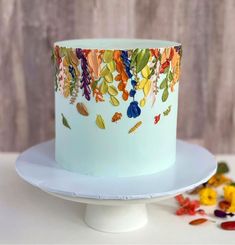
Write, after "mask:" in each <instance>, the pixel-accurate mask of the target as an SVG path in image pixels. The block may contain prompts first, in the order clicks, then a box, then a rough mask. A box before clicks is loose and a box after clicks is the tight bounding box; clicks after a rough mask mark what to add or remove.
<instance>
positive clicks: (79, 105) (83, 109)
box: [76, 103, 89, 116]
mask: <svg viewBox="0 0 235 245" xmlns="http://www.w3.org/2000/svg"><path fill="white" fill-rule="evenodd" d="M76 107H77V111H78V112H79V113H80V114H81V115H83V116H88V115H89V113H88V110H87V107H86V106H85V105H84V104H83V103H77V105H76Z"/></svg>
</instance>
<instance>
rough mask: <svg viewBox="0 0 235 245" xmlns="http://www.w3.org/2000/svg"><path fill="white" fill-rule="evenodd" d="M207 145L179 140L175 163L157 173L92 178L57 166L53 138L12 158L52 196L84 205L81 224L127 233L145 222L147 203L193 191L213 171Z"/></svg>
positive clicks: (20, 171) (30, 179) (31, 180)
mask: <svg viewBox="0 0 235 245" xmlns="http://www.w3.org/2000/svg"><path fill="white" fill-rule="evenodd" d="M216 167H217V163H216V160H215V158H214V156H213V155H212V154H211V153H210V152H208V151H207V150H206V149H204V148H202V147H200V146H197V145H193V144H189V143H186V142H184V141H181V140H177V152H176V162H175V164H174V165H173V166H172V167H170V168H168V169H166V170H164V171H161V172H159V173H156V174H151V175H144V176H136V177H123V178H114V177H94V176H88V175H81V174H78V173H74V172H70V171H67V170H65V169H63V168H61V167H60V166H59V165H58V164H57V163H56V161H55V143H54V140H51V141H47V142H45V143H42V144H39V145H36V146H33V147H31V148H29V149H28V150H26V151H25V152H23V153H22V154H21V155H20V156H19V157H18V159H17V160H16V171H17V173H18V174H19V176H20V177H21V178H23V179H24V180H25V181H27V182H28V183H30V184H32V185H34V186H36V187H38V188H40V189H41V190H43V191H45V192H47V193H49V194H52V195H54V196H57V197H60V198H63V199H67V200H70V201H75V202H81V203H86V204H87V207H86V212H85V218H84V219H85V222H86V223H87V225H88V226H90V227H92V228H94V229H96V230H99V231H105V232H125V231H131V230H135V229H138V228H140V227H142V226H144V225H145V224H146V223H147V212H146V206H145V205H146V203H149V202H156V201H158V200H161V199H163V198H169V197H172V196H175V195H177V194H179V193H183V192H185V191H188V190H191V189H193V188H195V187H197V186H198V185H200V184H202V183H204V182H206V181H207V180H208V179H209V178H210V177H211V176H212V175H213V174H214V173H215V171H216Z"/></svg>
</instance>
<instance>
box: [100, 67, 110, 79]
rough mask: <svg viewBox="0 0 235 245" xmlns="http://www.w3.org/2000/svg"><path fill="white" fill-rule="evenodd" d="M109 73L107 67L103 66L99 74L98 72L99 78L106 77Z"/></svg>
mask: <svg viewBox="0 0 235 245" xmlns="http://www.w3.org/2000/svg"><path fill="white" fill-rule="evenodd" d="M109 73H110V70H109V69H108V67H107V66H104V67H103V68H102V69H101V72H100V76H101V77H105V76H106V75H108V74H109Z"/></svg>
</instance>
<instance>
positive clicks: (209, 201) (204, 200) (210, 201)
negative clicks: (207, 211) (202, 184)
mask: <svg viewBox="0 0 235 245" xmlns="http://www.w3.org/2000/svg"><path fill="white" fill-rule="evenodd" d="M199 197H200V203H201V204H203V205H215V204H216V198H217V193H216V191H215V190H214V189H212V188H209V187H206V188H203V189H202V190H200V192H199Z"/></svg>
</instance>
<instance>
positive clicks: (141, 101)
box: [140, 98, 146, 107]
mask: <svg viewBox="0 0 235 245" xmlns="http://www.w3.org/2000/svg"><path fill="white" fill-rule="evenodd" d="M145 104H146V98H143V99H141V100H140V106H141V107H144V106H145Z"/></svg>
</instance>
